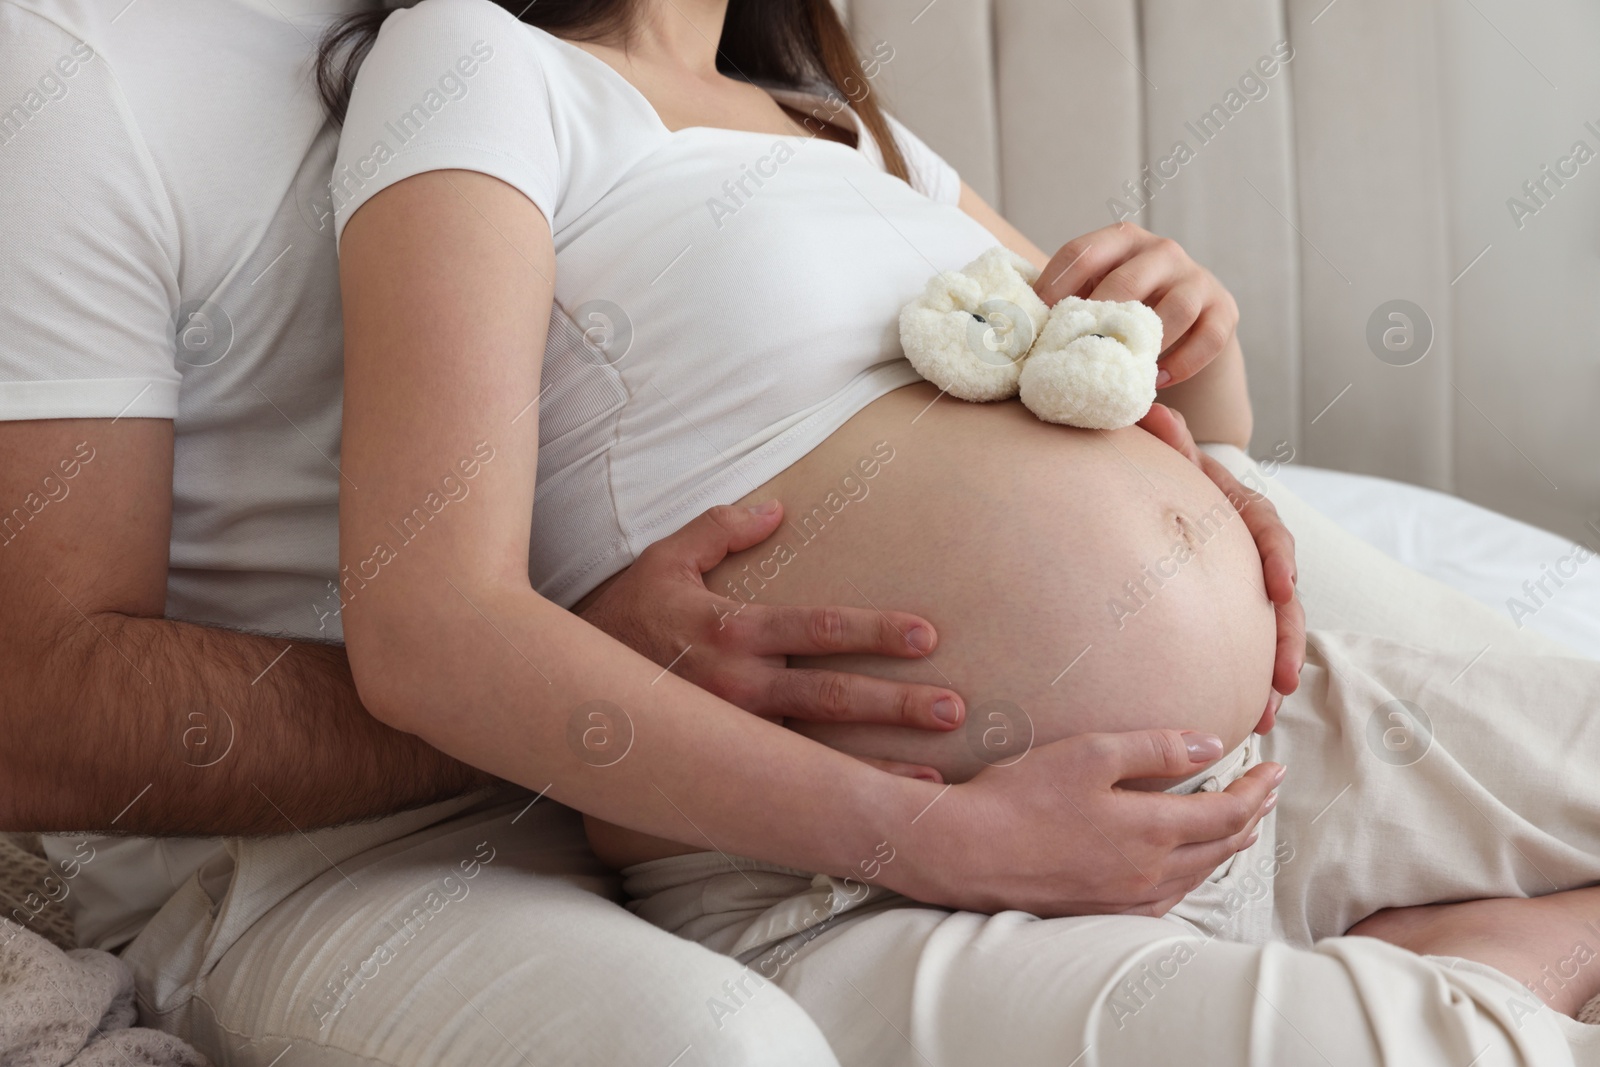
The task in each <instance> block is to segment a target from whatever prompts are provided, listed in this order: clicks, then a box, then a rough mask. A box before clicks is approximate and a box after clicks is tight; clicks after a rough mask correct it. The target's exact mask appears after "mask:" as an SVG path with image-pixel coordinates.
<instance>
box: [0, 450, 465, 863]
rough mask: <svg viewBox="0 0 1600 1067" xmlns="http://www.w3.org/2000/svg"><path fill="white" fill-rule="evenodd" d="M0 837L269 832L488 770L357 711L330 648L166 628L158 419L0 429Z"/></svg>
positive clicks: (164, 453) (452, 790)
mask: <svg viewBox="0 0 1600 1067" xmlns="http://www.w3.org/2000/svg"><path fill="white" fill-rule="evenodd" d="M0 457H4V458H3V460H0V633H3V634H4V640H3V641H0V677H3V678H4V679H5V684H4V686H0V753H3V755H0V761H3V763H0V767H3V772H0V826H4V827H5V828H6V829H8V830H38V831H53V830H93V831H100V832H114V833H136V834H138V833H145V834H156V833H160V834H206V835H210V834H229V835H232V834H273V833H287V832H291V831H293V830H295V829H300V830H305V829H310V828H313V827H320V826H329V825H333V824H337V823H342V822H349V821H351V820H356V819H362V818H370V817H374V816H379V815H385V814H388V813H390V812H394V811H399V810H402V809H405V808H408V807H416V806H418V805H421V804H425V803H428V802H430V801H433V800H438V799H442V798H444V797H448V796H452V795H455V794H458V793H461V792H464V791H466V790H468V789H470V788H472V787H473V786H476V785H479V784H483V783H486V782H489V781H491V780H492V779H491V778H490V777H489V776H488V775H485V774H483V773H482V772H480V771H476V770H474V769H472V768H470V767H466V766H464V765H462V764H460V763H457V762H456V761H455V760H453V759H451V758H450V757H448V756H446V755H444V754H443V753H441V752H439V751H437V750H436V749H434V748H432V747H430V746H429V745H427V744H426V743H424V742H423V741H421V740H420V739H419V738H417V737H415V736H413V735H410V734H405V733H401V732H399V731H397V730H393V729H391V728H389V727H387V726H385V725H383V724H382V723H380V722H379V721H378V720H376V719H374V718H372V716H371V715H369V714H368V713H367V712H366V710H365V709H363V708H362V706H361V703H360V701H359V700H358V699H357V698H356V692H355V686H354V684H353V683H352V681H351V678H350V668H349V665H348V664H347V662H346V660H345V654H344V650H343V649H342V648H338V647H334V646H329V645H319V644H315V643H310V642H306V641H298V640H291V639H289V638H282V637H265V636H260V635H256V634H248V633H238V632H235V631H231V630H222V629H215V628H211V627H206V626H197V625H192V624H189V623H182V622H173V621H170V620H167V619H163V618H161V617H160V616H161V614H162V610H163V608H164V606H165V602H166V580H167V552H168V542H169V537H170V527H171V521H172V424H171V423H170V422H168V421H165V420H160V419H117V420H112V419H52V420H46V421H27V422H5V423H0Z"/></svg>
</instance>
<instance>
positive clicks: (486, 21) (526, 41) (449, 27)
mask: <svg viewBox="0 0 1600 1067" xmlns="http://www.w3.org/2000/svg"><path fill="white" fill-rule="evenodd" d="M554 40H555V38H553V37H551V36H550V35H549V34H548V33H545V32H544V31H543V30H540V29H538V28H536V27H534V26H530V25H528V24H527V23H525V22H520V21H518V19H517V17H516V16H515V15H513V14H512V13H511V12H510V11H508V10H506V8H504V7H502V6H500V5H499V4H496V3H492V2H491V0H420V2H419V3H415V4H411V5H409V6H407V7H403V8H399V9H398V10H396V11H394V12H393V13H392V14H390V16H389V17H388V18H387V19H385V20H384V22H383V27H382V29H381V30H380V31H379V33H378V39H377V41H376V42H375V43H374V44H373V46H372V51H371V53H370V54H369V56H368V57H367V61H368V62H369V63H377V64H380V65H381V64H384V63H392V62H397V61H399V62H408V61H417V60H421V59H425V58H431V57H434V56H437V55H440V54H442V53H444V52H448V51H451V50H452V49H454V50H461V49H462V48H463V47H465V48H466V49H468V51H469V54H471V53H470V49H471V47H472V46H473V45H476V46H477V48H478V51H477V55H479V56H484V57H490V58H492V57H493V56H495V55H504V54H511V55H514V56H517V57H519V58H522V59H525V60H532V61H534V62H539V61H541V60H544V59H545V58H546V57H545V55H544V53H545V52H546V51H547V50H548V42H552V41H554ZM480 61H483V60H480Z"/></svg>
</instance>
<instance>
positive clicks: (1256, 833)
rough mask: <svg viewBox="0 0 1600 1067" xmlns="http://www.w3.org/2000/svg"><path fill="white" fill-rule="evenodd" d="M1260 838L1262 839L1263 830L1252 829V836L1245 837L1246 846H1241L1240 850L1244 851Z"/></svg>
mask: <svg viewBox="0 0 1600 1067" xmlns="http://www.w3.org/2000/svg"><path fill="white" fill-rule="evenodd" d="M1259 840H1261V831H1260V830H1252V831H1250V836H1249V837H1247V838H1245V839H1244V848H1241V849H1240V850H1239V851H1240V852H1243V851H1244V850H1245V849H1246V848H1249V847H1250V846H1251V845H1253V844H1255V843H1256V842H1257V841H1259Z"/></svg>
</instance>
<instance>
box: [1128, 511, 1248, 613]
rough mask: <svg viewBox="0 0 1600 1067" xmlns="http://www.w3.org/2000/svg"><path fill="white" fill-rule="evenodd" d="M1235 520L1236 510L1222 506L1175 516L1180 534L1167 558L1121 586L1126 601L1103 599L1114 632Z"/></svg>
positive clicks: (1151, 564) (1148, 603)
mask: <svg viewBox="0 0 1600 1067" xmlns="http://www.w3.org/2000/svg"><path fill="white" fill-rule="evenodd" d="M1238 517H1239V512H1238V510H1237V509H1236V508H1232V507H1226V506H1224V505H1222V504H1213V505H1212V506H1211V507H1210V509H1209V510H1207V511H1205V512H1202V513H1201V515H1200V518H1199V519H1198V520H1195V519H1191V518H1189V516H1187V515H1184V514H1182V513H1181V512H1180V513H1178V514H1177V515H1176V516H1175V517H1174V520H1173V521H1175V522H1176V523H1177V525H1178V529H1179V531H1180V534H1179V537H1178V539H1177V540H1176V541H1174V542H1173V543H1172V547H1171V548H1169V549H1168V550H1167V553H1166V555H1164V556H1162V557H1160V558H1159V559H1157V560H1155V561H1154V562H1153V563H1146V564H1144V565H1143V566H1142V567H1141V568H1140V577H1139V579H1138V580H1137V582H1135V581H1134V580H1133V579H1131V578H1130V579H1129V580H1128V581H1126V582H1123V583H1122V588H1123V590H1124V591H1125V592H1126V594H1127V596H1126V598H1124V597H1123V596H1122V595H1121V594H1118V595H1116V596H1112V597H1108V598H1107V599H1106V610H1107V611H1109V612H1110V613H1111V620H1112V621H1113V622H1115V623H1116V624H1117V629H1118V630H1121V629H1122V628H1123V627H1125V626H1126V625H1127V624H1128V620H1129V619H1131V618H1133V617H1134V616H1135V615H1137V614H1139V612H1141V611H1143V610H1144V609H1145V608H1147V607H1149V606H1150V604H1151V603H1153V602H1154V600H1155V597H1156V594H1157V593H1159V592H1160V591H1161V590H1162V589H1163V588H1165V587H1166V584H1167V583H1168V582H1170V581H1172V580H1173V579H1175V578H1177V577H1178V575H1179V573H1180V572H1182V570H1183V568H1184V566H1185V565H1186V564H1188V563H1189V562H1191V561H1192V560H1194V559H1196V558H1198V557H1199V555H1200V552H1201V551H1202V550H1203V549H1204V548H1205V547H1206V546H1207V545H1209V544H1210V543H1211V541H1212V539H1213V538H1215V537H1216V536H1217V534H1219V533H1221V532H1222V529H1223V527H1225V526H1227V525H1228V523H1230V522H1232V521H1233V520H1234V519H1237V518H1238Z"/></svg>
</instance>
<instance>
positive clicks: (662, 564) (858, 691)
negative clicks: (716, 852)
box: [576, 501, 965, 777]
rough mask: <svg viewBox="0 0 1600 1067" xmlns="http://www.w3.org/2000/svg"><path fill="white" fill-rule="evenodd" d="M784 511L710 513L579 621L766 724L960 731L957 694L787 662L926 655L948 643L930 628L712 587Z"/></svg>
mask: <svg viewBox="0 0 1600 1067" xmlns="http://www.w3.org/2000/svg"><path fill="white" fill-rule="evenodd" d="M773 504H774V506H773V509H772V510H771V511H767V512H760V511H758V510H756V509H752V508H743V507H733V506H723V507H715V508H712V509H710V510H709V511H707V512H705V513H704V514H703V515H701V516H700V517H698V518H697V519H695V520H694V521H693V522H691V523H690V524H689V525H688V526H685V527H684V528H683V529H682V530H679V531H678V532H677V533H675V534H672V535H671V536H670V537H666V538H663V539H662V540H660V541H657V542H656V543H655V544H653V545H651V546H650V547H649V548H647V549H645V550H644V552H642V553H641V554H640V556H639V558H638V560H636V561H635V562H634V564H633V565H632V566H631V567H629V568H628V569H627V570H625V571H623V572H622V573H621V574H619V575H617V576H616V577H615V578H613V579H611V580H610V581H609V582H608V583H607V584H605V585H603V586H601V587H600V589H599V590H598V595H596V594H591V595H590V596H589V597H588V598H586V599H585V601H583V602H580V603H579V605H578V607H577V609H576V610H577V612H578V614H579V615H580V616H581V617H582V618H583V619H584V620H585V621H586V622H588V623H590V624H591V625H593V626H595V627H597V628H598V629H600V630H603V631H604V632H606V633H608V634H610V635H611V636H612V637H614V638H616V639H617V640H618V641H621V642H622V643H623V644H625V645H628V646H629V647H630V648H632V649H634V650H635V651H637V652H639V653H641V654H643V655H645V656H648V657H649V658H650V659H652V660H654V661H655V662H657V663H659V664H661V665H662V666H663V667H665V668H668V669H670V670H671V671H672V672H673V673H674V674H677V675H679V676H681V677H683V678H685V679H687V680H688V681H691V682H693V683H695V684H696V685H698V686H700V687H701V688H703V689H707V690H709V691H710V692H712V693H715V694H716V695H717V696H719V697H722V698H723V699H724V700H727V701H728V702H729V703H731V704H735V705H737V706H739V707H741V708H744V709H745V710H746V711H750V712H754V713H755V714H757V715H761V716H764V717H766V718H771V719H784V718H790V719H801V720H805V721H808V722H852V723H884V724H888V725H892V726H911V727H916V728H919V729H924V730H941V731H944V730H954V729H955V728H956V727H958V726H960V725H961V722H962V720H963V719H964V718H965V707H964V705H963V702H962V700H961V697H960V696H958V695H957V694H956V693H954V692H952V691H950V690H948V689H941V688H938V687H936V686H930V685H916V684H912V683H909V682H894V681H890V680H888V679H884V678H871V677H867V676H865V675H859V674H846V673H843V672H839V671H827V670H813V669H799V668H790V667H789V666H788V665H787V658H788V657H789V656H830V655H842V654H859V655H877V656H892V657H895V658H897V659H910V658H914V657H918V656H924V655H927V654H928V653H929V652H932V651H933V649H934V647H935V646H936V645H937V643H938V635H937V634H936V633H935V631H934V629H933V626H932V624H930V623H929V622H928V621H927V620H925V619H922V618H919V617H918V616H915V615H908V614H906V613H904V612H895V611H886V612H879V611H875V610H871V609H867V608H847V607H795V606H789V605H764V604H755V603H750V602H746V601H742V600H738V599H733V598H729V597H725V596H719V595H717V594H716V593H713V592H711V590H709V589H707V588H706V584H705V580H704V577H703V576H704V574H705V572H706V571H708V570H710V569H711V568H712V567H715V566H716V565H717V564H718V563H720V562H721V561H722V560H723V559H724V558H726V557H727V556H728V555H729V554H730V553H732V552H740V551H743V550H744V549H747V548H750V547H752V546H754V545H757V544H760V543H761V542H762V541H765V540H766V539H767V538H768V537H770V536H771V535H772V533H773V532H774V531H775V530H777V529H778V526H779V524H780V523H781V521H782V519H783V509H782V507H781V506H779V505H777V503H776V501H774V502H773ZM885 769H890V768H885ZM895 773H906V771H904V770H896V771H895ZM910 776H913V777H915V776H916V775H910Z"/></svg>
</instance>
